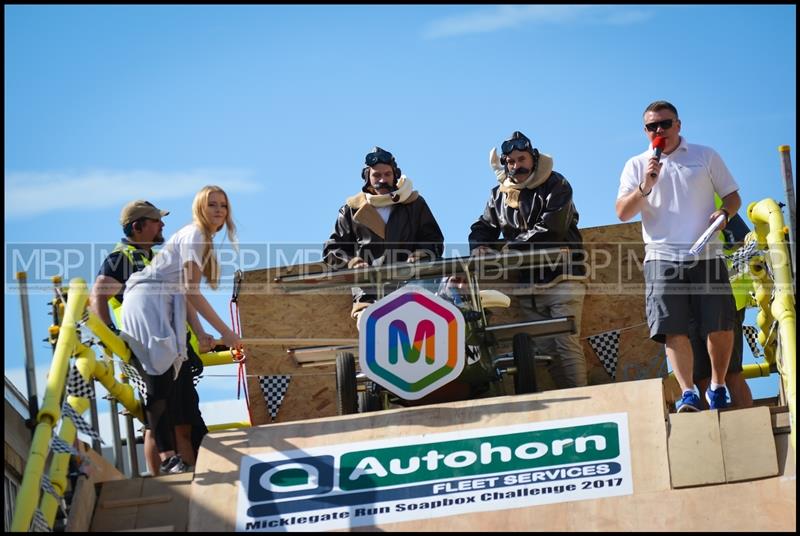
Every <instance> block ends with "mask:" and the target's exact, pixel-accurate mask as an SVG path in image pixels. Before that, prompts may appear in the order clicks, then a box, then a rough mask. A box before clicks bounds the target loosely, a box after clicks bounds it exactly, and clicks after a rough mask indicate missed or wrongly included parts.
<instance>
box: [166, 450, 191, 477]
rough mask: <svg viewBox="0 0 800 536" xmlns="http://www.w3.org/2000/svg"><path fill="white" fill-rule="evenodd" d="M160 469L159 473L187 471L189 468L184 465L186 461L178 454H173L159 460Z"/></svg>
mask: <svg viewBox="0 0 800 536" xmlns="http://www.w3.org/2000/svg"><path fill="white" fill-rule="evenodd" d="M160 469H161V473H164V474H176V473H185V472H187V471H188V470H189V466H188V465H186V462H184V461H183V460H182V459H181V457H180V456H178V455H177V454H173V455H172V457H170V458H167V459H166V460H164V461H163V462H161V468H160Z"/></svg>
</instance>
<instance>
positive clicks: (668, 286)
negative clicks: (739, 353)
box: [644, 258, 736, 344]
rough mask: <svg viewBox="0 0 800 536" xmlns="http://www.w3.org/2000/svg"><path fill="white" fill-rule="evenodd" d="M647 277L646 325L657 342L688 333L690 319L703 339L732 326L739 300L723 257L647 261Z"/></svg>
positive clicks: (645, 268) (645, 275) (645, 276)
mask: <svg viewBox="0 0 800 536" xmlns="http://www.w3.org/2000/svg"><path fill="white" fill-rule="evenodd" d="M644 280H645V287H646V288H645V294H646V296H647V297H646V301H645V308H646V309H647V324H648V326H650V338H651V339H653V340H654V341H656V342H658V343H662V344H663V343H664V342H666V336H667V335H687V336H688V335H689V322H690V319H694V321H696V323H697V330H698V333H699V334H700V336H701V337H702V338H703V339H705V338H706V337H707V336H708V334H709V333H711V332H714V331H729V330H732V329H733V327H734V324H735V316H736V302H735V300H734V299H733V292H732V291H731V284H730V281H729V280H728V268H727V266H725V262H724V261H723V260H722V259H720V258H716V259H712V260H705V261H692V262H678V261H671V260H670V261H668V260H660V259H659V260H652V261H647V262H645V263H644Z"/></svg>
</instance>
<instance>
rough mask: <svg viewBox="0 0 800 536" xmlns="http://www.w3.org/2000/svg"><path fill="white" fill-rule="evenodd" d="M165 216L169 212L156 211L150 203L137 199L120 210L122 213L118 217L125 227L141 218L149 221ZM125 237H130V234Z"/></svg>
mask: <svg viewBox="0 0 800 536" xmlns="http://www.w3.org/2000/svg"><path fill="white" fill-rule="evenodd" d="M167 214H169V211H167V210H159V209H157V208H156V207H155V205H153V203H151V202H150V201H145V200H143V199H137V200H136V201H131V202H130V203H128V204H127V205H125V206H124V207H123V208H122V213H121V214H120V216H119V222H120V224H122V226H123V227H125V226H126V225H128V224H131V223H133V222H135V221H136V220H140V219H142V218H147V219H149V220H160V219H161V218H162V217H164V216H166V215H167ZM125 236H130V234H129V233H127V232H126V233H125Z"/></svg>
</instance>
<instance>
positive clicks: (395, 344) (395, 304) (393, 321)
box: [358, 286, 465, 400]
mask: <svg viewBox="0 0 800 536" xmlns="http://www.w3.org/2000/svg"><path fill="white" fill-rule="evenodd" d="M409 328H410V329H409ZM412 329H413V330H414V331H413V339H412V338H411V334H412V332H411V330H412ZM358 359H359V364H360V367H361V371H362V372H363V373H364V374H365V375H366V376H367V378H369V379H370V380H372V381H374V382H375V383H378V384H380V385H382V386H383V387H385V388H386V389H388V390H389V391H391V392H393V393H394V394H396V395H398V396H400V397H401V398H403V399H405V400H417V399H419V398H422V397H424V396H425V395H427V394H429V393H431V392H432V391H434V390H436V389H438V388H439V387H442V386H443V385H445V384H447V383H449V382H451V381H452V380H454V379H455V378H457V377H458V375H459V374H461V371H462V370H463V369H464V363H465V358H464V316H463V315H462V314H461V311H459V310H458V308H457V307H455V306H454V305H453V304H451V303H449V302H447V301H445V300H442V299H440V298H439V297H437V296H435V295H434V294H431V293H430V292H428V291H427V290H425V289H422V288H418V287H412V286H408V287H404V288H401V289H400V290H397V291H395V292H393V293H391V294H389V295H388V296H386V297H384V298H383V299H381V300H379V301H377V302H375V303H374V304H372V305H371V306H369V307H368V308H367V309H366V310H365V311H364V313H363V314H362V315H361V319H360V320H359V350H358Z"/></svg>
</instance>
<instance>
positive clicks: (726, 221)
mask: <svg viewBox="0 0 800 536" xmlns="http://www.w3.org/2000/svg"><path fill="white" fill-rule="evenodd" d="M719 210H721V211H722V212H724V213H725V223H728V222H729V221H730V220H731V213H730V212H728V211H727V210H725V209H724V208H722V207H719Z"/></svg>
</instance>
